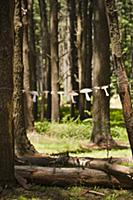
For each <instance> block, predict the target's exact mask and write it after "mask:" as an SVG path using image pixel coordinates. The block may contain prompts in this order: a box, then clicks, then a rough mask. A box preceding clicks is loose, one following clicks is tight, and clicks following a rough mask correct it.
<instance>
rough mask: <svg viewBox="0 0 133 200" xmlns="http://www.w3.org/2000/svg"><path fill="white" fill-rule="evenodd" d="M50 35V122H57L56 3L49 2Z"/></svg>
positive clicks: (53, 1)
mask: <svg viewBox="0 0 133 200" xmlns="http://www.w3.org/2000/svg"><path fill="white" fill-rule="evenodd" d="M50 9H51V16H50V23H51V24H50V26H51V27H50V34H51V79H52V80H51V87H52V91H51V95H52V110H51V120H52V122H54V121H56V122H58V121H59V119H60V114H59V96H58V91H59V58H58V1H57V0H50Z"/></svg>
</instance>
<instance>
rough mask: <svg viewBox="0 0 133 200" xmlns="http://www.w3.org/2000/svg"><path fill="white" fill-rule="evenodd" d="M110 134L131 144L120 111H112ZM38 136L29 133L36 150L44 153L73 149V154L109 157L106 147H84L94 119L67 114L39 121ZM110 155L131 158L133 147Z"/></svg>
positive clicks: (121, 141) (71, 151)
mask: <svg viewBox="0 0 133 200" xmlns="http://www.w3.org/2000/svg"><path fill="white" fill-rule="evenodd" d="M110 119H111V134H112V136H113V138H114V139H115V140H116V141H117V142H119V143H120V144H128V137H127V133H126V129H125V127H124V121H123V115H122V111H121V110H111V115H110ZM35 128H36V131H37V132H38V133H39V134H38V135H34V136H32V137H31V136H30V138H31V141H32V142H33V144H34V145H35V146H36V149H37V150H38V151H39V152H41V153H47V154H54V153H61V152H66V151H68V152H70V155H73V156H91V157H107V154H108V152H107V150H100V151H98V150H95V151H94V150H93V151H92V150H85V149H83V148H82V147H81V146H82V144H87V143H89V141H90V136H91V132H92V119H86V120H84V121H82V122H81V121H80V120H79V118H77V119H76V120H73V119H69V120H68V118H67V117H66V118H65V117H64V118H63V119H62V122H61V123H50V122H47V121H44V122H36V123H35ZM109 156H113V157H129V156H131V151H130V149H124V150H111V151H109Z"/></svg>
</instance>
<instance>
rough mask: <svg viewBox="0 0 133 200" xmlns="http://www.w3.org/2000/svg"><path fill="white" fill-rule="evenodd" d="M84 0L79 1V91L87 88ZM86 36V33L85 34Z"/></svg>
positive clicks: (81, 112)
mask: <svg viewBox="0 0 133 200" xmlns="http://www.w3.org/2000/svg"><path fill="white" fill-rule="evenodd" d="M84 3H85V2H84ZM82 4H83V1H82V0H78V2H77V51H78V70H79V91H80V90H81V89H83V88H85V56H86V55H85V49H84V48H85V38H83V32H84V31H85V30H84V26H83V25H82V23H83V21H82V13H83V12H85V10H83V7H82ZM84 36H85V35H84ZM84 109H85V95H84V94H82V93H80V94H79V115H80V119H81V120H83V119H84V117H85V115H84V114H85V113H84Z"/></svg>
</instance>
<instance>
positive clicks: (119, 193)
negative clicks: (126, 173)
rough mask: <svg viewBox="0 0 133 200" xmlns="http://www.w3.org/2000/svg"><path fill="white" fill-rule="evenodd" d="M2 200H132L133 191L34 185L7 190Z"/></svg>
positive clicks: (1, 196) (0, 195)
mask: <svg viewBox="0 0 133 200" xmlns="http://www.w3.org/2000/svg"><path fill="white" fill-rule="evenodd" d="M0 199H1V200H125V199H128V200H132V199H133V191H130V190H114V189H107V188H106V189H105V188H98V187H94V188H88V187H83V186H81V187H77V186H73V187H68V188H61V187H44V186H40V185H32V186H31V189H30V190H25V189H23V188H22V187H17V188H14V189H12V190H11V189H10V190H9V189H8V190H7V189H5V190H4V191H3V193H2V194H0Z"/></svg>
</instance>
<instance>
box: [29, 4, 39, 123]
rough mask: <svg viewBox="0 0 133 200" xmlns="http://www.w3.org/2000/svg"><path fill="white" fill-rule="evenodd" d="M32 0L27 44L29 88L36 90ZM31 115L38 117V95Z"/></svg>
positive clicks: (35, 118)
mask: <svg viewBox="0 0 133 200" xmlns="http://www.w3.org/2000/svg"><path fill="white" fill-rule="evenodd" d="M33 4H34V0H29V36H30V37H29V46H30V52H29V56H30V66H31V67H30V68H31V90H32V91H37V73H36V71H37V70H36V67H37V65H36V46H35V22H34V16H33ZM33 117H34V120H37V118H38V97H37V96H36V98H35V101H34V102H33Z"/></svg>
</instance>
